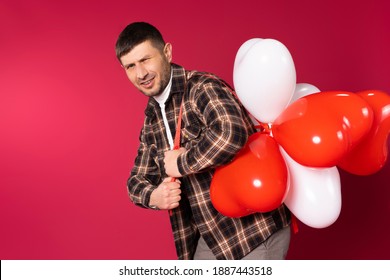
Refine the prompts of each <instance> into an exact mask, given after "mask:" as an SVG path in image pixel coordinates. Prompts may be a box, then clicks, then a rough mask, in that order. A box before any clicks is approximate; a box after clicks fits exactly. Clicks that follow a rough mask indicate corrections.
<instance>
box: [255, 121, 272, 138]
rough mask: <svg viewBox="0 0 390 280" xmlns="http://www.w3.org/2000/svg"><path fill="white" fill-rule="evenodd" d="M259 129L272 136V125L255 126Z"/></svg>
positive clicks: (261, 124)
mask: <svg viewBox="0 0 390 280" xmlns="http://www.w3.org/2000/svg"><path fill="white" fill-rule="evenodd" d="M255 127H256V128H257V129H260V131H261V132H262V133H265V134H270V135H271V133H272V123H260V124H259V125H257V126H255Z"/></svg>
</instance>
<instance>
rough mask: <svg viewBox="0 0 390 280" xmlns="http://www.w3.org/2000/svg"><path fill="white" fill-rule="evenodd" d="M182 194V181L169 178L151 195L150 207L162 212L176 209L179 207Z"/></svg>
mask: <svg viewBox="0 0 390 280" xmlns="http://www.w3.org/2000/svg"><path fill="white" fill-rule="evenodd" d="M172 180H174V181H173V182H172ZM180 194H181V190H180V181H179V180H177V179H176V180H175V179H174V178H172V177H167V178H165V179H164V181H163V182H162V183H161V184H160V185H159V186H158V187H157V189H155V190H154V191H153V192H152V194H151V195H150V202H149V206H157V207H158V208H159V209H161V210H169V209H173V208H176V207H178V206H179V201H180V199H181V197H180Z"/></svg>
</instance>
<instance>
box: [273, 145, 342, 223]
mask: <svg viewBox="0 0 390 280" xmlns="http://www.w3.org/2000/svg"><path fill="white" fill-rule="evenodd" d="M280 150H281V153H282V155H283V157H284V159H285V160H286V164H287V166H288V169H289V176H290V188H289V191H288V193H287V196H286V199H285V200H284V203H285V205H286V206H287V207H288V209H290V211H291V212H292V213H293V214H294V215H295V216H296V217H297V219H298V220H300V221H301V222H302V223H304V224H306V225H308V226H310V227H313V228H325V227H328V226H330V225H332V224H333V223H334V222H335V221H336V220H337V219H338V217H339V215H340V212H341V183H340V174H339V172H338V169H337V167H336V166H334V167H330V168H312V167H307V166H303V165H301V164H299V163H297V162H296V161H294V160H293V159H292V158H291V157H290V156H289V155H288V154H287V153H286V152H285V151H284V150H283V148H282V147H280Z"/></svg>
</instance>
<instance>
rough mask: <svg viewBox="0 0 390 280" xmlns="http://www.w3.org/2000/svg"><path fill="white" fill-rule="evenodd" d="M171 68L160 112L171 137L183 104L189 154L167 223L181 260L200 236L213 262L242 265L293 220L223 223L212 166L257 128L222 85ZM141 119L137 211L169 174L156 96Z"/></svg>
mask: <svg viewBox="0 0 390 280" xmlns="http://www.w3.org/2000/svg"><path fill="white" fill-rule="evenodd" d="M172 70H173V71H172V73H173V74H172V75H173V76H172V87H171V92H170V96H169V98H168V100H167V101H166V106H165V110H166V115H167V119H168V123H169V127H170V130H171V131H172V133H173V134H174V132H175V130H176V123H177V120H178V116H179V110H180V105H181V103H182V99H183V106H184V107H183V115H182V125H181V126H182V127H181V147H185V148H186V149H187V151H186V152H185V153H184V154H182V155H181V156H179V158H178V168H179V171H180V173H181V174H182V175H183V177H182V178H181V179H180V180H181V182H182V183H181V190H182V194H181V196H182V199H181V200H180V206H179V207H177V208H175V209H173V211H172V215H171V217H170V219H171V225H172V230H173V234H174V240H175V245H176V251H177V255H178V258H179V259H192V258H193V255H194V253H195V249H196V246H197V241H198V239H199V236H200V234H201V235H202V237H203V238H204V240H205V241H206V243H207V244H208V246H209V247H210V249H211V250H212V252H213V253H214V255H215V256H216V258H217V259H241V258H243V257H244V256H245V255H247V254H248V253H249V252H251V251H252V250H253V249H254V248H256V247H257V246H258V245H259V244H260V243H262V242H263V241H264V240H265V239H267V237H269V236H270V235H271V234H273V233H274V232H276V231H277V230H279V229H281V228H283V227H285V226H287V225H288V224H289V222H290V214H289V212H288V210H287V208H285V207H284V205H282V206H281V207H279V208H278V209H276V210H274V211H272V212H268V213H257V214H253V215H249V216H246V217H243V218H230V217H226V216H223V215H222V214H220V213H219V212H218V211H217V210H215V208H214V207H213V205H212V203H211V200H210V191H209V190H210V183H211V180H212V176H213V172H214V170H215V167H217V166H220V165H223V164H227V163H229V162H230V161H231V160H232V159H233V158H234V156H235V155H236V153H237V152H238V151H239V150H240V149H241V148H242V147H243V146H244V145H245V143H246V141H247V139H248V136H249V135H250V134H252V133H253V132H254V131H255V130H254V128H253V125H252V123H251V120H250V119H249V117H248V115H247V114H246V111H245V109H244V108H243V107H242V105H240V103H239V102H238V101H237V99H236V98H235V97H234V95H233V94H232V90H231V89H230V88H229V87H228V86H227V85H226V83H224V82H222V81H221V80H220V79H218V78H217V77H215V76H213V75H211V74H208V73H201V72H196V71H186V70H185V69H184V68H182V67H181V66H178V65H176V64H172ZM145 115H146V116H145V120H144V126H143V128H142V131H141V134H140V146H139V149H138V155H137V157H136V159H135V163H134V167H133V169H132V171H131V175H130V178H129V179H128V190H129V195H130V198H131V200H132V201H133V202H134V203H135V204H136V205H139V206H141V207H145V208H148V207H149V206H148V205H149V199H150V195H151V193H152V191H153V190H154V189H156V188H157V186H158V185H159V184H160V183H161V182H162V180H163V179H164V178H165V177H166V176H167V175H166V174H165V170H164V162H163V159H164V152H165V151H167V150H169V143H168V140H167V137H166V130H165V127H164V122H163V117H162V115H161V110H160V107H159V105H158V103H157V102H156V101H155V100H154V98H150V99H149V102H148V105H147V107H146V110H145ZM172 137H173V138H174V135H172Z"/></svg>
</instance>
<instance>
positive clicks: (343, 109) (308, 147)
mask: <svg viewBox="0 0 390 280" xmlns="http://www.w3.org/2000/svg"><path fill="white" fill-rule="evenodd" d="M372 121H373V112H372V109H371V107H370V106H369V104H368V103H367V102H366V101H365V100H364V99H363V98H361V97H360V96H359V95H357V94H354V93H350V92H343V91H329V92H320V93H315V94H311V95H307V96H304V97H301V98H300V99H298V100H296V101H295V102H294V103H292V104H291V105H290V106H288V107H287V108H286V109H285V110H284V111H283V113H282V114H281V115H280V116H279V117H278V118H277V119H276V120H275V122H274V123H273V124H272V133H273V136H274V137H275V140H276V141H277V142H278V143H279V144H280V145H281V146H282V147H283V148H284V150H285V151H286V152H287V153H288V154H289V155H290V156H291V157H292V158H293V159H294V160H295V161H296V162H298V163H300V164H302V165H305V166H311V167H332V166H335V165H337V163H339V162H340V160H341V159H342V158H343V157H344V156H345V154H346V153H347V152H348V151H350V150H351V149H352V148H353V147H354V146H355V145H357V143H358V142H359V141H360V140H361V139H362V137H364V136H365V134H366V133H368V131H369V130H370V128H371V125H372Z"/></svg>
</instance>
